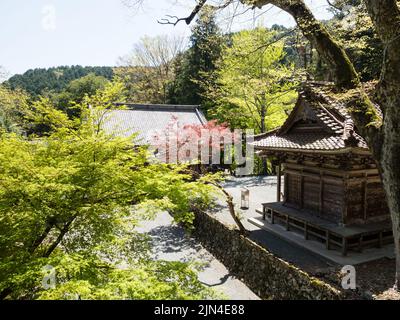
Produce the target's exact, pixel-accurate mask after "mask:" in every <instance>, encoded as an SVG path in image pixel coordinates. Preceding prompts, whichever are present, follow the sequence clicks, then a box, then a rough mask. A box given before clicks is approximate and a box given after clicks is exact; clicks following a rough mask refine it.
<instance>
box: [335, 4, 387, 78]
mask: <svg viewBox="0 0 400 320" xmlns="http://www.w3.org/2000/svg"><path fill="white" fill-rule="evenodd" d="M335 7H336V8H337V9H336V10H335V11H334V12H335V13H336V15H335V18H334V19H332V20H331V21H329V23H328V28H329V29H330V30H332V31H334V32H332V34H334V35H335V37H336V38H337V39H338V40H339V41H340V42H341V44H342V46H343V48H345V50H346V52H347V54H348V55H349V57H350V59H351V61H352V62H353V64H354V67H355V68H356V70H357V72H358V73H359V74H360V76H361V79H362V80H363V81H370V80H374V79H378V78H379V76H380V71H381V69H382V68H381V67H382V62H383V56H384V48H383V44H382V42H381V40H380V39H379V37H378V35H377V34H376V32H375V28H374V25H373V23H372V20H371V18H370V17H369V15H368V13H367V9H366V8H365V6H364V4H363V3H362V1H359V0H341V1H336V3H335Z"/></svg>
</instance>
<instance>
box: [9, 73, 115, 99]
mask: <svg viewBox="0 0 400 320" xmlns="http://www.w3.org/2000/svg"><path fill="white" fill-rule="evenodd" d="M90 73H94V74H95V75H97V76H102V77H104V78H106V79H109V80H111V79H112V77H113V69H112V68H111V67H82V66H70V67H68V66H61V67H55V68H49V69H33V70H28V71H26V72H25V73H24V74H22V75H14V76H13V77H11V78H10V79H8V81H6V83H5V84H6V85H7V84H8V85H9V86H10V87H11V89H17V88H19V89H23V90H25V91H26V92H27V93H29V94H30V95H32V96H38V95H42V94H45V93H46V92H55V93H60V92H61V91H63V90H64V89H65V88H66V87H67V86H68V84H69V83H70V82H71V81H73V80H76V79H79V78H82V77H84V76H86V75H88V74H90Z"/></svg>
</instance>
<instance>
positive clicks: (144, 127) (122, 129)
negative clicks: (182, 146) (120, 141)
mask: <svg viewBox="0 0 400 320" xmlns="http://www.w3.org/2000/svg"><path fill="white" fill-rule="evenodd" d="M120 105H124V106H127V107H128V109H126V110H108V111H107V113H106V115H105V117H104V123H103V128H104V129H105V130H106V131H107V132H110V133H115V134H119V135H123V136H126V137H128V136H131V135H132V134H134V133H138V137H137V140H138V143H140V144H146V143H148V142H149V140H150V137H151V135H152V133H154V132H155V131H158V132H160V131H163V130H165V129H166V128H167V126H168V124H170V123H171V121H172V120H173V118H176V119H177V121H178V122H179V124H181V125H186V124H205V123H206V122H207V120H206V118H205V117H204V115H203V113H202V112H201V111H200V110H199V107H198V106H180V105H143V104H120Z"/></svg>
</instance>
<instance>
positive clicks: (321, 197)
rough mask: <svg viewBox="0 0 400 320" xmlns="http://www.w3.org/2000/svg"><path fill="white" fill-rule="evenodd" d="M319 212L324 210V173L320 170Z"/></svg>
mask: <svg viewBox="0 0 400 320" xmlns="http://www.w3.org/2000/svg"><path fill="white" fill-rule="evenodd" d="M319 179H320V180H319V214H320V215H321V214H322V212H323V211H324V173H323V172H322V171H320V175H319Z"/></svg>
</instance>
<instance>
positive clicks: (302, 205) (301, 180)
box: [300, 170, 304, 209]
mask: <svg viewBox="0 0 400 320" xmlns="http://www.w3.org/2000/svg"><path fill="white" fill-rule="evenodd" d="M300 208H301V209H303V208H304V176H303V170H301V177H300Z"/></svg>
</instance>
